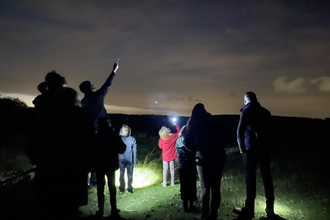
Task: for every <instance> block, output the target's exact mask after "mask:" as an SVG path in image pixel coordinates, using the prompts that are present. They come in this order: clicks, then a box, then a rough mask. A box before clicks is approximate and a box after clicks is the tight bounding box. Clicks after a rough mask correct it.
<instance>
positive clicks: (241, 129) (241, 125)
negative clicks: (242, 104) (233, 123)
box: [237, 112, 247, 151]
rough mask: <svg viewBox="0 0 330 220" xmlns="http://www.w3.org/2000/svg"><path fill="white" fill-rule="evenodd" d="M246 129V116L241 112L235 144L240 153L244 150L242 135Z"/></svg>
mask: <svg viewBox="0 0 330 220" xmlns="http://www.w3.org/2000/svg"><path fill="white" fill-rule="evenodd" d="M246 128H247V116H246V114H245V113H244V112H242V114H241V116H240V118H239V122H238V127H237V143H238V147H239V149H240V151H244V150H245V142H244V133H245V131H246Z"/></svg>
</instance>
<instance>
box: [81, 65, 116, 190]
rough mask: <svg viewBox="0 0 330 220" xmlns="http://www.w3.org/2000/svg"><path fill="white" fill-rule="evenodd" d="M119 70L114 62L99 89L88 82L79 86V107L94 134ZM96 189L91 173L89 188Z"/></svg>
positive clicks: (104, 111) (94, 179) (103, 114)
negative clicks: (80, 98) (85, 114)
mask: <svg viewBox="0 0 330 220" xmlns="http://www.w3.org/2000/svg"><path fill="white" fill-rule="evenodd" d="M118 68H119V65H118V63H117V62H116V63H115V64H114V65H113V69H112V72H111V74H110V75H109V77H108V78H107V79H106V81H105V83H104V84H103V85H102V86H101V88H100V89H98V90H96V89H95V87H94V85H93V84H92V83H91V82H90V81H84V82H82V83H81V84H80V85H79V88H80V91H81V92H82V93H84V97H83V98H82V100H81V106H82V107H83V108H84V109H86V110H87V112H88V114H89V117H90V119H91V120H92V121H93V123H94V129H95V132H97V131H98V119H99V118H104V117H108V114H107V111H106V109H105V108H104V98H105V96H106V95H107V93H108V91H109V88H110V86H111V85H112V83H113V80H114V79H115V76H116V72H117V70H118ZM94 187H96V174H95V172H92V173H91V178H90V188H94Z"/></svg>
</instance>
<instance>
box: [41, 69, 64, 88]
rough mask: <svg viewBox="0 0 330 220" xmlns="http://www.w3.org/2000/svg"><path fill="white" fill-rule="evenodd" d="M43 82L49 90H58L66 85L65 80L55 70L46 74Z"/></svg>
mask: <svg viewBox="0 0 330 220" xmlns="http://www.w3.org/2000/svg"><path fill="white" fill-rule="evenodd" d="M45 81H46V83H47V86H48V88H49V89H59V88H61V87H63V86H64V85H65V84H66V80H65V78H64V77H63V76H61V75H60V74H58V73H57V72H56V71H55V70H53V71H51V72H49V73H47V75H46V77H45Z"/></svg>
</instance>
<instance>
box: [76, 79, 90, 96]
mask: <svg viewBox="0 0 330 220" xmlns="http://www.w3.org/2000/svg"><path fill="white" fill-rule="evenodd" d="M91 86H92V83H91V82H90V81H84V82H82V83H81V84H80V85H79V89H80V91H81V92H82V93H88V92H90V91H91Z"/></svg>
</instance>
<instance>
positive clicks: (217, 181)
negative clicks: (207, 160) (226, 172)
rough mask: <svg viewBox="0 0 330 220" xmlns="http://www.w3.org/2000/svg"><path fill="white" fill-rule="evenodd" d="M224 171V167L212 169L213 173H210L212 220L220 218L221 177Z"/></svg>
mask: <svg viewBox="0 0 330 220" xmlns="http://www.w3.org/2000/svg"><path fill="white" fill-rule="evenodd" d="M223 169H224V165H223V166H221V167H213V169H212V168H211V167H210V170H212V171H213V172H211V173H210V175H211V176H210V178H211V193H212V195H211V198H212V199H211V211H210V220H212V219H213V220H214V219H217V216H218V210H219V208H220V203H221V191H220V185H221V177H222V173H223Z"/></svg>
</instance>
